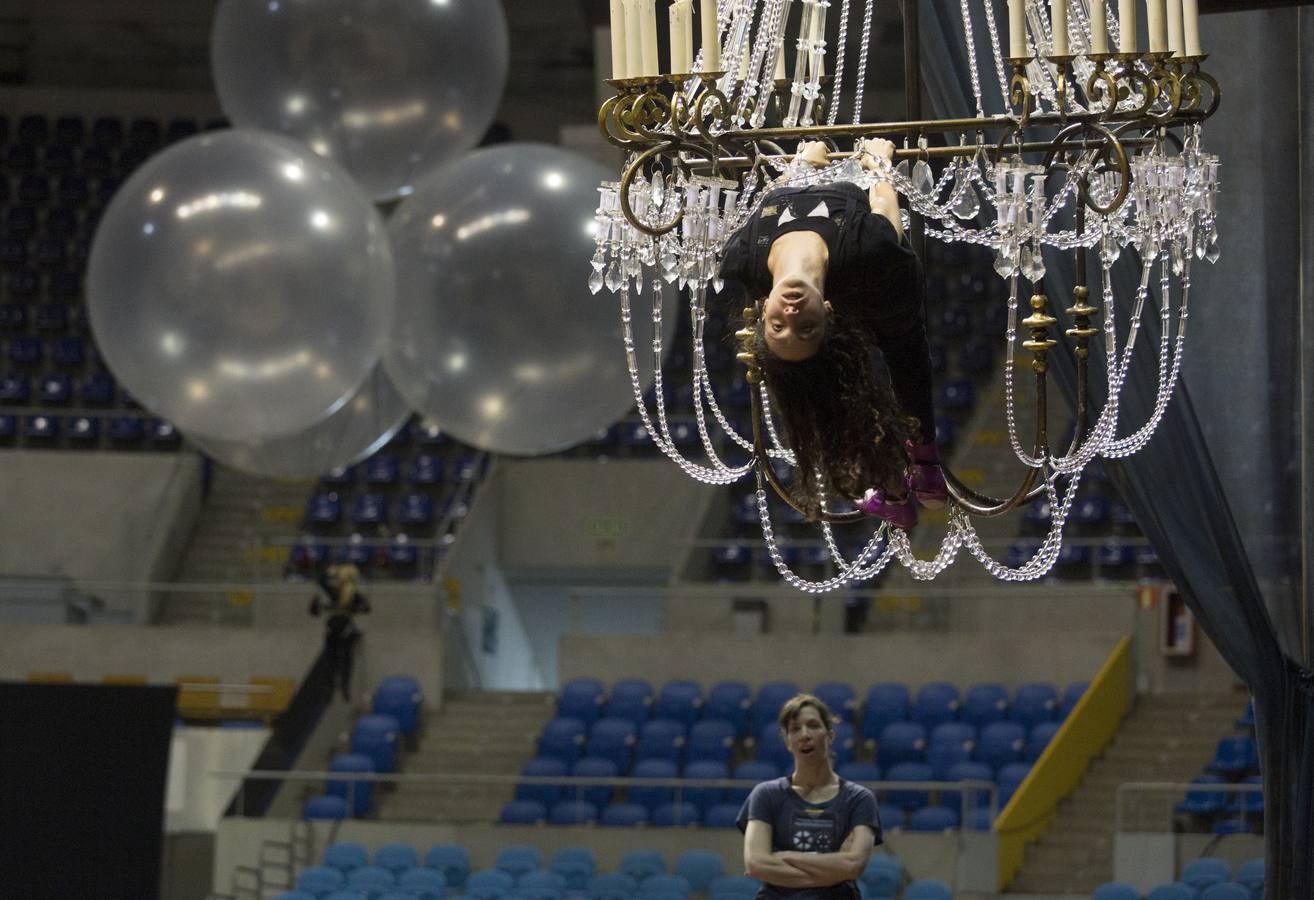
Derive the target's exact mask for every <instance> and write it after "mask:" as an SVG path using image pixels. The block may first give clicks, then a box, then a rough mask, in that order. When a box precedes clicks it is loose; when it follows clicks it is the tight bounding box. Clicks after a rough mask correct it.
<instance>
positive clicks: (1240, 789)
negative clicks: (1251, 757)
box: [1113, 781, 1264, 834]
mask: <svg viewBox="0 0 1314 900" xmlns="http://www.w3.org/2000/svg"><path fill="white" fill-rule="evenodd" d="M1188 794H1224V795H1226V796H1227V797H1228V798H1229V799H1231V798H1232V797H1233V796H1235V795H1247V796H1255V797H1257V798H1258V799H1256V800H1255V801H1254V802H1253V803H1252V802H1250V801H1249V800H1243V801H1241V805H1242V807H1243V809H1242V811H1241V812H1239V813H1237V814H1236V816H1237V818H1240V819H1243V820H1244V819H1245V818H1246V816H1253V815H1258V813H1259V812H1260V811H1261V810H1262V809H1263V808H1264V806H1263V802H1264V786H1263V785H1262V784H1199V783H1192V784H1179V783H1177V782H1168V781H1129V782H1127V783H1125V784H1120V785H1118V788H1117V791H1116V792H1115V793H1114V807H1113V822H1114V832H1115V834H1121V833H1123V832H1128V831H1135V832H1167V833H1173V832H1176V831H1178V830H1180V829H1179V828H1178V827H1177V820H1178V818H1179V817H1180V816H1182V815H1187V814H1185V813H1178V812H1177V810H1176V808H1177V804H1178V803H1181V802H1182V801H1183V800H1184V799H1186V796H1187V795H1188ZM1226 818H1231V816H1230V815H1229V816H1227V817H1226Z"/></svg>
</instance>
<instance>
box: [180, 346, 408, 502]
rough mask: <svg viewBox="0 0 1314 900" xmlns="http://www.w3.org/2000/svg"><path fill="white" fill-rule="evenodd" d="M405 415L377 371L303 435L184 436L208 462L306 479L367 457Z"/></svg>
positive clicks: (385, 378) (394, 391)
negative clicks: (239, 438) (254, 437)
mask: <svg viewBox="0 0 1314 900" xmlns="http://www.w3.org/2000/svg"><path fill="white" fill-rule="evenodd" d="M410 415H411V411H410V408H409V407H408V406H407V405H406V401H405V400H403V399H402V397H401V394H399V393H397V389H396V388H394V387H393V386H392V382H390V381H389V380H388V376H387V375H386V374H385V373H384V371H383V367H382V366H379V367H377V368H376V369H375V370H374V372H373V373H372V374H371V375H370V377H369V378H367V379H366V380H365V383H364V384H363V385H361V386H360V389H359V390H357V391H356V392H355V393H354V394H353V395H352V396H351V398H350V399H349V400H348V401H347V402H346V403H344V404H342V406H341V407H339V408H338V410H337V411H336V412H334V413H333V414H332V415H331V416H329V417H328V418H327V419H324V420H323V421H322V422H319V423H318V424H316V425H311V426H310V427H309V428H307V429H306V430H305V431H298V432H295V433H293V434H288V435H282V436H280V437H273V438H268V439H266V440H249V441H225V440H220V439H218V438H197V437H193V436H191V435H188V437H189V439H190V440H191V442H192V443H193V444H195V445H196V446H197V447H199V448H200V449H201V450H202V451H203V452H204V453H205V454H206V455H207V456H209V457H210V458H211V459H213V460H215V461H217V462H221V463H223V464H224V465H226V466H229V467H230V468H233V469H237V470H238V471H241V472H246V473H248V474H250V475H262V476H266V477H269V478H310V477H313V476H316V475H321V474H323V473H324V472H327V471H328V470H329V469H334V468H337V467H338V466H349V465H352V464H353V463H357V462H360V461H361V460H362V459H365V458H366V457H368V456H370V455H371V454H373V453H374V452H375V451H376V450H378V449H379V448H380V447H382V446H383V445H384V444H386V443H388V441H390V440H392V436H393V435H395V434H396V433H397V432H398V431H399V430H400V429H401V427H402V425H404V424H405V423H406V420H407V419H408V418H410Z"/></svg>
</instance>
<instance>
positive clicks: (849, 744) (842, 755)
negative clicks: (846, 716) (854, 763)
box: [830, 722, 857, 766]
mask: <svg viewBox="0 0 1314 900" xmlns="http://www.w3.org/2000/svg"><path fill="white" fill-rule="evenodd" d="M856 744H857V742H856V741H855V739H854V735H853V726H852V725H851V724H849V723H848V722H838V723H836V725H835V738H834V740H833V741H832V742H831V745H830V751H831V754H832V755H833V756H834V757H835V764H836V765H839V766H842V765H844V764H845V763H847V762H849V761H850V760H852V759H853V754H854V752H855V750H856Z"/></svg>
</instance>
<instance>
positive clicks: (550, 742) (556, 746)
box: [538, 716, 587, 763]
mask: <svg viewBox="0 0 1314 900" xmlns="http://www.w3.org/2000/svg"><path fill="white" fill-rule="evenodd" d="M586 733H587V729H586V727H585V724H584V722H582V721H581V720H580V719H577V718H575V717H573V716H558V717H557V718H555V719H553V720H551V721H550V722H548V723H547V725H545V726H543V734H542V735H541V736H540V737H539V739H538V752H539V755H540V756H555V757H557V758H558V759H563V760H565V761H566V762H567V763H573V762H575V760H577V759H579V757H580V754H581V752H582V750H583V748H584V738H585V734H586Z"/></svg>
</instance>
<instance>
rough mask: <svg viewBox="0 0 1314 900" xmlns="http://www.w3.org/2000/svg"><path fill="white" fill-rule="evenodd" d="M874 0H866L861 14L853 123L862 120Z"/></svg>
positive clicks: (836, 95)
mask: <svg viewBox="0 0 1314 900" xmlns="http://www.w3.org/2000/svg"><path fill="white" fill-rule="evenodd" d="M875 5H876V0H867V2H866V4H864V6H863V15H862V47H861V48H860V49H859V50H858V74H857V78H856V80H855V81H854V85H855V87H854V97H853V124H854V125H857V124H858V123H859V122H861V121H862V100H863V91H864V90H865V89H866V85H867V51H868V48H869V47H870V46H871V22H872V17H873V15H874V9H873V7H874V6H875ZM835 104H836V105H838V104H839V91H838V89H837V90H836V92H835Z"/></svg>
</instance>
